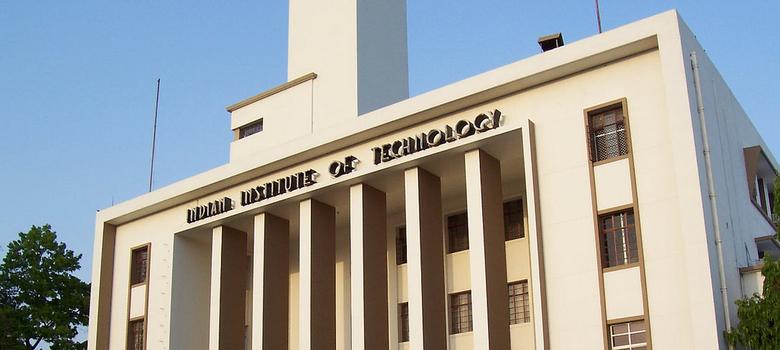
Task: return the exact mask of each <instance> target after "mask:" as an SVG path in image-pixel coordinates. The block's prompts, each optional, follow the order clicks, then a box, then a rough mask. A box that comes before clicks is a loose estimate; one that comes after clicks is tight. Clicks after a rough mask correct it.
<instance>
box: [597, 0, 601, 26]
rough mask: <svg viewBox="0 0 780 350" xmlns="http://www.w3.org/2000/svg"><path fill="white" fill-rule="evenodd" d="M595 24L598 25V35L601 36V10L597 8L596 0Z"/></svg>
mask: <svg viewBox="0 0 780 350" xmlns="http://www.w3.org/2000/svg"><path fill="white" fill-rule="evenodd" d="M596 22H598V24H599V34H601V9H600V8H599V0H596Z"/></svg>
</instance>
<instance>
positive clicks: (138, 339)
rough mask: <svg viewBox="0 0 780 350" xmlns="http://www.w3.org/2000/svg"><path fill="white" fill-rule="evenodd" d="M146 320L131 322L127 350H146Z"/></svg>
mask: <svg viewBox="0 0 780 350" xmlns="http://www.w3.org/2000/svg"><path fill="white" fill-rule="evenodd" d="M145 348H146V346H145V344H144V319H140V320H134V321H130V323H128V327H127V350H144V349H145Z"/></svg>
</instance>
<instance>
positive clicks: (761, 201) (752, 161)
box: [743, 146, 778, 225]
mask: <svg viewBox="0 0 780 350" xmlns="http://www.w3.org/2000/svg"><path fill="white" fill-rule="evenodd" d="M743 152H744V156H745V173H746V174H745V175H746V179H747V185H748V195H749V196H750V200H751V201H752V202H753V204H755V206H756V209H758V210H759V211H760V212H761V214H763V215H764V217H765V218H766V219H767V221H769V222H770V223H772V224H774V225H777V221H778V220H777V219H778V218H777V217H776V216H773V215H772V214H773V212H774V206H775V196H774V191H775V179H776V178H777V175H778V173H777V170H775V168H774V166H773V165H772V162H770V161H769V158H768V157H767V156H766V154H765V153H764V151H763V150H762V149H761V146H753V147H748V148H745V149H744V150H743Z"/></svg>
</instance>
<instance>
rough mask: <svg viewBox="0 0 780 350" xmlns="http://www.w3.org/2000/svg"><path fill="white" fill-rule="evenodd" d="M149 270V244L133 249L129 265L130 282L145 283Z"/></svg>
mask: <svg viewBox="0 0 780 350" xmlns="http://www.w3.org/2000/svg"><path fill="white" fill-rule="evenodd" d="M148 270H149V246H145V247H141V248H137V249H133V252H132V261H131V267H130V284H131V285H133V284H139V283H146V278H147V276H146V273H147V271H148Z"/></svg>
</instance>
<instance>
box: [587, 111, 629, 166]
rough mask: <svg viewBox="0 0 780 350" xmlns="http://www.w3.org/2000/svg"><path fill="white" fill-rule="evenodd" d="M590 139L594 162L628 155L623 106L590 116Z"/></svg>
mask: <svg viewBox="0 0 780 350" xmlns="http://www.w3.org/2000/svg"><path fill="white" fill-rule="evenodd" d="M588 129H589V132H588V134H589V135H588V137H589V142H590V151H591V152H590V153H591V154H590V155H591V160H593V161H594V162H597V161H600V160H605V159H609V158H614V157H619V156H622V155H625V154H628V140H627V138H626V125H625V118H624V115H623V106H622V105H618V106H615V107H612V108H609V109H607V110H602V111H599V112H596V113H592V114H589V115H588Z"/></svg>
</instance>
